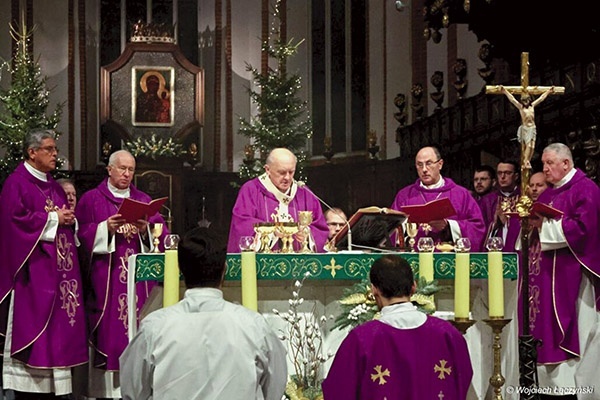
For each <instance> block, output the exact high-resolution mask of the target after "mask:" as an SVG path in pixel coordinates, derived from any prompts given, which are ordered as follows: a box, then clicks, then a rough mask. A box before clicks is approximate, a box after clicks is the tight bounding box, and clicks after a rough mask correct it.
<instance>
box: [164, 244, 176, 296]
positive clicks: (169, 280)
mask: <svg viewBox="0 0 600 400" xmlns="http://www.w3.org/2000/svg"><path fill="white" fill-rule="evenodd" d="M178 301H179V262H178V261H177V250H165V273H164V281H163V307H168V306H172V305H173V304H176V303H177V302H178Z"/></svg>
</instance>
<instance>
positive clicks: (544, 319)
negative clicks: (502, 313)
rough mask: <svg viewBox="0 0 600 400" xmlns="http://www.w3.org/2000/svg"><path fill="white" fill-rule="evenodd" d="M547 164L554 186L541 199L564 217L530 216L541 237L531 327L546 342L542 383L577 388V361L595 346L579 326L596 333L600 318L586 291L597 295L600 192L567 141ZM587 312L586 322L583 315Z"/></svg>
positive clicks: (546, 156) (549, 152) (547, 152)
mask: <svg viewBox="0 0 600 400" xmlns="http://www.w3.org/2000/svg"><path fill="white" fill-rule="evenodd" d="M542 161H543V163H544V174H545V177H546V181H547V182H548V184H549V186H548V188H547V189H546V190H545V191H544V192H543V193H542V194H541V195H540V196H539V198H538V201H539V202H541V203H545V204H548V205H550V206H552V207H554V208H556V209H558V210H560V211H562V212H563V215H562V216H561V217H560V218H557V219H555V220H553V219H548V218H541V216H539V215H537V216H536V215H532V216H531V217H530V218H531V221H532V223H533V225H534V226H535V227H536V228H537V230H536V231H534V232H533V233H532V235H539V243H540V246H541V251H540V252H537V254H536V252H534V253H533V258H534V260H533V261H534V262H533V263H532V265H531V266H530V276H529V283H530V285H529V294H530V296H529V297H530V310H529V315H530V329H531V334H532V335H533V336H534V337H535V338H536V339H541V346H540V347H539V348H538V366H539V368H538V374H539V375H540V382H541V383H542V382H548V380H550V382H549V383H555V384H560V382H556V381H552V379H556V378H557V376H560V378H561V382H562V383H563V384H564V382H567V386H573V387H574V386H575V381H574V377H573V375H574V374H579V375H580V374H581V371H578V363H580V362H583V360H585V357H586V354H587V352H588V351H589V350H590V349H592V347H593V346H592V345H590V342H589V338H590V336H591V334H590V326H587V325H584V326H582V325H580V323H581V321H584V322H585V323H586V324H588V323H589V324H592V326H591V329H592V330H593V329H594V326H593V325H594V324H596V322H595V321H597V319H598V315H597V311H598V304H595V301H598V298H596V299H595V298H594V295H593V293H590V295H589V296H587V298H584V297H585V293H587V290H584V287H585V286H588V287H589V288H590V292H592V291H593V290H592V289H591V288H593V286H596V296H597V289H598V283H599V279H598V277H599V276H600V263H599V262H598V260H600V240H599V238H598V226H600V189H599V188H598V185H597V184H596V183H594V182H593V181H592V180H591V179H589V178H587V177H586V176H585V174H584V173H583V172H582V171H580V170H579V169H576V168H574V166H573V158H572V155H571V152H570V150H569V148H568V147H567V146H566V145H564V144H562V143H554V144H551V145H549V146H547V147H546V148H545V149H544V152H543V154H542ZM530 254H532V253H531V252H530ZM538 257H539V258H538ZM521 304H522V302H521V301H519V305H521ZM586 310H587V311H586ZM520 311H521V310H520ZM586 312H587V316H586V317H585V318H583V319H582V318H581V315H583V314H582V313H586ZM521 313H522V312H521ZM595 346H598V345H595ZM596 362H597V360H596ZM567 363H568V364H567ZM562 364H564V368H563V367H561V365H562ZM596 376H597V375H596ZM565 379H566V380H565Z"/></svg>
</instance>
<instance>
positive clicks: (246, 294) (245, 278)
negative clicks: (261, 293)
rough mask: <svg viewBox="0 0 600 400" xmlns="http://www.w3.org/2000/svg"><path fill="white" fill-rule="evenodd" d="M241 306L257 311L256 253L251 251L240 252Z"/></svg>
mask: <svg viewBox="0 0 600 400" xmlns="http://www.w3.org/2000/svg"><path fill="white" fill-rule="evenodd" d="M242 305H243V306H244V307H246V308H249V309H251V310H254V311H258V294H257V287H256V253H255V252H253V251H242Z"/></svg>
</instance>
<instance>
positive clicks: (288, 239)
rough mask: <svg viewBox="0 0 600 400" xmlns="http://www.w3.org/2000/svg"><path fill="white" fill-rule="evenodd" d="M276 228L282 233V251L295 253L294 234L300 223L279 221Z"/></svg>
mask: <svg viewBox="0 0 600 400" xmlns="http://www.w3.org/2000/svg"><path fill="white" fill-rule="evenodd" d="M275 230H276V231H277V232H279V233H280V234H281V243H282V244H281V253H293V252H294V246H293V243H294V238H293V235H294V234H296V233H297V232H298V224H297V223H295V222H278V223H277V224H276V225H275Z"/></svg>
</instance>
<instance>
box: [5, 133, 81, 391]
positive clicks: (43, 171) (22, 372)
mask: <svg viewBox="0 0 600 400" xmlns="http://www.w3.org/2000/svg"><path fill="white" fill-rule="evenodd" d="M54 138H55V134H54V132H52V131H34V132H31V133H30V134H29V135H28V136H27V138H26V139H25V144H26V146H27V151H26V160H25V162H23V163H21V164H20V165H19V166H18V167H17V168H16V170H15V171H14V172H13V173H12V174H11V175H10V176H9V177H8V178H7V180H6V181H5V183H4V186H3V187H2V193H1V194H0V210H2V213H0V254H1V255H2V262H1V263H0V299H1V300H2V306H3V309H4V310H8V311H9V314H8V322H9V326H8V329H7V326H6V322H7V320H6V319H5V320H3V321H2V325H3V330H2V335H3V336H4V335H5V334H6V346H8V345H9V344H10V347H9V348H8V349H5V355H6V354H7V352H8V353H9V354H10V357H8V358H7V359H5V360H4V371H3V380H4V384H3V387H4V389H14V390H17V391H21V392H45V393H50V392H54V393H56V394H66V393H70V392H71V378H70V367H73V366H76V365H80V364H84V363H86V362H87V361H88V350H87V337H86V321H85V314H84V305H83V300H84V299H83V297H84V296H83V291H82V290H83V288H82V280H81V272H80V269H79V261H78V258H77V247H76V241H75V236H74V226H75V214H74V213H73V210H70V209H69V205H68V202H67V197H66V195H65V192H64V190H63V188H62V187H61V186H60V185H59V184H58V183H57V182H56V181H55V180H54V179H53V178H52V176H51V175H50V174H49V172H50V171H52V170H54V169H55V167H56V158H57V155H58V151H57V149H56V142H55V139H54ZM11 297H12V301H11ZM3 317H6V315H3ZM11 322H12V324H11ZM53 369H54V370H58V369H60V370H63V371H64V373H66V375H65V379H64V380H63V381H62V382H58V383H57V381H56V380H55V379H54V382H53V373H52V370H53ZM48 371H50V372H49V373H47V372H48ZM54 374H56V372H55V373H54ZM55 378H56V376H55ZM52 382H53V383H52Z"/></svg>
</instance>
